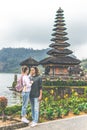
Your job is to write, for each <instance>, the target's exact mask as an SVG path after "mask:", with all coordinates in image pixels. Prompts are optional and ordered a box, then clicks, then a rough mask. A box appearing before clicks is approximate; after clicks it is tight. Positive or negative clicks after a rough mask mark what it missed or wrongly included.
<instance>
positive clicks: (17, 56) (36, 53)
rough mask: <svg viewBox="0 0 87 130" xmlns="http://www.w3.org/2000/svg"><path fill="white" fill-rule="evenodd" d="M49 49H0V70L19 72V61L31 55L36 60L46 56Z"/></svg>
mask: <svg viewBox="0 0 87 130" xmlns="http://www.w3.org/2000/svg"><path fill="white" fill-rule="evenodd" d="M48 50H49V49H42V50H33V49H32V48H31V49H25V48H3V49H2V50H0V72H6V73H10V72H19V71H20V65H19V64H20V62H21V61H23V60H25V59H27V58H29V57H30V56H32V57H33V58H34V59H36V60H37V61H40V60H41V59H43V58H45V57H47V54H46V53H47V51H48Z"/></svg>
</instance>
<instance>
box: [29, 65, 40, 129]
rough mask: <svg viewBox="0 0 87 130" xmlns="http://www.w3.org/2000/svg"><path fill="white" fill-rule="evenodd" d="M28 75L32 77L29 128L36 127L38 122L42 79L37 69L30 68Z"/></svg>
mask: <svg viewBox="0 0 87 130" xmlns="http://www.w3.org/2000/svg"><path fill="white" fill-rule="evenodd" d="M30 74H31V76H32V80H33V84H32V87H31V91H30V102H31V109H32V119H33V121H32V123H31V127H34V126H36V125H37V123H38V120H39V102H40V101H41V99H42V78H41V76H40V74H39V71H38V68H37V67H31V70H30Z"/></svg>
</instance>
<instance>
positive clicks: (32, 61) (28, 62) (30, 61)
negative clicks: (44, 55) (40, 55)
mask: <svg viewBox="0 0 87 130" xmlns="http://www.w3.org/2000/svg"><path fill="white" fill-rule="evenodd" d="M20 65H21V66H23V65H26V66H28V67H29V68H30V67H32V66H38V65H39V62H38V61H36V60H35V59H33V58H32V57H29V58H28V59H26V60H24V61H22V62H21V63H20Z"/></svg>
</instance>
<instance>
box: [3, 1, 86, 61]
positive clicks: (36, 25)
mask: <svg viewBox="0 0 87 130" xmlns="http://www.w3.org/2000/svg"><path fill="white" fill-rule="evenodd" d="M59 7H61V8H62V9H63V10H64V17H65V23H66V27H67V30H66V32H68V35H67V37H68V38H69V40H68V42H69V43H70V45H71V46H70V47H69V49H71V50H72V51H73V54H74V55H75V56H76V57H77V58H79V59H85V58H87V49H86V48H87V0H0V49H2V48H4V47H5V48H7V47H12V48H14V47H15V48H18V47H24V48H34V49H45V48H48V47H49V45H50V44H51V43H52V42H51V41H50V39H51V38H52V36H51V34H52V33H53V31H52V29H53V28H54V27H53V25H54V24H55V23H54V21H55V15H56V11H57V10H58V9H59Z"/></svg>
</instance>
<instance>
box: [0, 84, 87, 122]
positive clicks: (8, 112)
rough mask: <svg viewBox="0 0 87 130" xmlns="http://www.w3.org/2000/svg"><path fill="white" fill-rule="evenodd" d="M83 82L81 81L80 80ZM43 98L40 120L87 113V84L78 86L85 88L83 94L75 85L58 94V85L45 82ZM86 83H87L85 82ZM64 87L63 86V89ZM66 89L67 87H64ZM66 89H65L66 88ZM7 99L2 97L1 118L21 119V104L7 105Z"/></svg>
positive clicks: (28, 115)
mask: <svg viewBox="0 0 87 130" xmlns="http://www.w3.org/2000/svg"><path fill="white" fill-rule="evenodd" d="M80 83H81V82H80ZM44 84H45V87H43V99H42V101H41V102H40V119H39V122H45V121H49V120H55V119H62V118H66V117H70V116H74V115H81V114H86V113H87V86H78V88H79V89H81V88H82V89H83V91H84V92H83V94H79V93H78V91H77V89H76V88H75V87H72V86H71V87H69V89H70V94H69V93H68V91H66V92H65V93H63V96H62V97H61V95H59V94H58V87H57V86H53V85H54V84H53V83H52V85H51V83H50V85H49V84H48V83H47V85H46V83H44ZM84 85H86V83H84ZM63 88H64V87H61V90H62V89H63ZM64 89H65V88H64ZM64 91H65V90H64ZM7 102H8V101H7V99H6V98H5V97H0V120H1V121H2V123H3V122H6V121H7V120H10V121H12V120H15V121H16V122H20V121H21V120H20V119H21V117H20V115H21V104H20V105H15V106H7ZM27 118H28V119H29V120H31V119H32V118H31V107H30V104H29V106H28V108H27Z"/></svg>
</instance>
